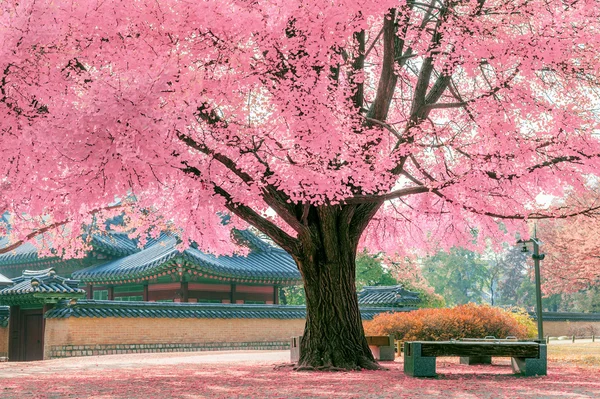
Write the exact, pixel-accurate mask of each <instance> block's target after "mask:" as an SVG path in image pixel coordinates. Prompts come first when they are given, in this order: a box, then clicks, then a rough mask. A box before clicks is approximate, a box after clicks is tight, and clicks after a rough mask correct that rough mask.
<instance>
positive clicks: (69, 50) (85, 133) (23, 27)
mask: <svg viewBox="0 0 600 399" xmlns="http://www.w3.org/2000/svg"><path fill="white" fill-rule="evenodd" d="M599 6H600V3H599V2H598V1H596V0H580V1H567V0H544V1H542V0H470V1H468V0H464V1H458V0H423V1H416V0H382V1H377V2H369V1H366V2H365V1H357V0H331V1H326V2H323V1H306V0H285V1H282V0H268V1H267V0H255V1H247V0H219V1H216V0H214V1H210V0H207V1H196V2H189V1H183V0H164V1H148V0H136V1H126V2H121V1H115V0H105V1H80V2H72V1H63V0H52V1H49V0H37V1H31V0H21V1H18V2H17V1H16V0H7V1H4V2H2V3H1V5H0V7H1V10H2V11H1V14H0V35H1V38H2V41H1V43H2V44H1V50H0V115H1V117H0V132H1V133H0V134H1V139H0V148H1V150H2V154H3V156H2V158H1V159H0V170H1V171H2V178H1V180H0V184H1V185H2V189H1V190H0V205H1V206H0V208H1V209H0V211H4V210H9V211H10V212H11V213H12V214H14V215H17V216H18V217H15V221H14V223H13V226H12V229H11V235H12V237H13V239H14V240H15V245H17V244H18V243H19V242H20V241H22V240H24V239H31V238H32V237H33V236H34V235H35V234H37V233H39V232H41V231H44V232H48V233H50V232H51V231H55V232H57V233H55V235H54V237H53V239H52V242H53V245H54V246H55V247H57V246H59V247H60V245H62V247H60V249H62V250H63V251H64V254H65V256H77V255H78V254H80V253H81V252H82V251H83V250H84V249H85V245H86V243H85V242H84V241H81V242H79V243H77V241H75V240H74V239H73V238H75V237H78V236H80V235H81V232H82V227H81V226H83V225H89V224H90V223H91V222H92V221H93V220H96V221H97V220H101V219H102V218H106V217H108V216H110V215H111V214H114V212H122V211H126V212H127V220H128V221H129V222H130V226H133V227H136V228H137V229H138V231H142V230H144V228H146V227H150V228H154V230H153V231H152V232H151V234H156V229H157V226H159V224H157V220H158V219H154V218H149V217H148V216H149V213H148V212H147V211H148V210H150V209H152V210H156V212H157V213H158V214H162V215H165V219H163V220H168V222H169V223H172V224H173V225H175V226H177V227H178V228H180V229H182V231H183V232H184V237H183V241H184V242H189V241H190V240H192V241H195V242H196V243H197V244H198V246H199V248H200V249H203V250H211V251H213V252H217V253H226V252H228V251H232V250H233V248H234V247H233V246H232V244H231V243H230V240H229V230H230V229H231V228H233V227H243V226H244V225H248V224H250V225H253V226H255V227H256V228H257V229H259V230H260V231H261V232H263V233H264V234H266V235H268V236H269V237H270V238H271V239H272V240H273V241H274V242H276V243H277V244H278V245H280V246H281V247H283V248H284V249H285V250H287V251H288V252H289V253H290V254H291V255H292V257H293V258H294V259H295V261H296V262H297V265H298V268H299V270H300V272H301V274H302V277H303V279H304V284H305V289H306V300H307V319H306V328H305V332H304V340H303V341H302V348H301V349H302V355H301V358H300V362H299V368H300V369H305V368H317V369H338V368H341V369H352V368H369V369H370V368H377V367H378V366H377V364H376V363H375V362H374V361H373V358H372V356H371V353H370V351H369V348H368V346H367V343H366V340H365V339H364V333H363V328H362V324H361V319H360V314H359V309H358V304H357V299H356V292H355V285H354V278H355V256H356V253H357V248H358V246H359V245H360V244H361V243H365V244H368V245H369V247H370V248H371V249H372V250H384V251H388V252H389V251H391V252H397V253H400V254H401V253H403V252H407V251H411V250H413V248H428V247H431V246H433V245H435V246H441V247H444V248H450V247H452V246H453V245H458V244H464V243H472V242H473V232H474V231H477V240H476V244H473V245H474V246H476V245H484V238H485V237H496V238H500V237H502V236H503V235H505V234H509V235H510V234H513V233H514V232H516V231H517V230H519V229H522V223H520V222H519V221H520V220H523V219H533V218H541V217H565V216H568V215H571V214H578V213H590V212H594V211H595V208H591V209H588V208H586V209H583V208H582V209H579V208H566V207H558V208H556V209H546V210H543V211H542V210H539V209H538V206H537V201H536V197H537V196H538V195H539V194H546V195H555V196H562V195H563V194H564V189H565V188H567V187H568V188H569V189H570V190H573V191H576V192H577V191H583V190H585V189H586V182H587V175H589V174H593V173H594V172H595V171H597V170H599V169H598V168H599V166H600V162H599V159H598V154H600V146H599V145H598V141H597V140H596V138H595V137H594V136H593V134H594V132H595V131H596V129H597V127H598V115H597V114H596V111H595V108H596V107H597V104H598V92H597V89H598V74H599V71H598V67H597V66H598V65H599V64H600V55H599V53H598V51H597V49H598V48H599V46H598V45H599V42H600V23H599V17H600V12H599V10H600V7H599ZM115 198H119V199H123V198H135V203H134V204H131V203H129V202H127V201H123V202H122V204H121V205H120V206H119V208H118V209H107V207H110V206H109V205H110V204H112V203H114V201H115ZM134 208H135V209H140V210H143V211H144V212H141V213H135V212H133V209H134ZM223 212H228V213H229V214H230V215H232V219H231V223H229V224H227V225H223V223H222V214H223ZM23 215H27V216H23ZM500 221H502V225H501V227H502V228H499V222H500ZM36 229H37V230H36ZM40 229H41V230H40ZM361 240H362V241H361ZM61 242H62V243H63V244H61ZM473 245H472V246H473Z"/></svg>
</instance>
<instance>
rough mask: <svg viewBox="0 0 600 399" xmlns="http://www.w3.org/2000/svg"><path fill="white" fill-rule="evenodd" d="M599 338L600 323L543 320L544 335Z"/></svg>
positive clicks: (592, 321) (593, 321)
mask: <svg viewBox="0 0 600 399" xmlns="http://www.w3.org/2000/svg"><path fill="white" fill-rule="evenodd" d="M592 334H594V335H596V336H600V321H595V320H589V321H562V320H561V321H546V320H544V335H549V336H551V337H561V336H565V335H568V336H571V335H578V336H588V335H592Z"/></svg>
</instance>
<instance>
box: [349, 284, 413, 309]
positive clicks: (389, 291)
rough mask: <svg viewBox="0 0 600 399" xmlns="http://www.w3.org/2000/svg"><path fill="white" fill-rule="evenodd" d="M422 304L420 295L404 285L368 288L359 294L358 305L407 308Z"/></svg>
mask: <svg viewBox="0 0 600 399" xmlns="http://www.w3.org/2000/svg"><path fill="white" fill-rule="evenodd" d="M420 302H421V299H420V298H419V294H418V293H416V292H412V291H408V290H406V289H404V287H403V286H402V285H393V286H366V287H364V288H363V289H362V290H361V291H360V292H359V293H358V304H359V305H361V306H369V307H384V308H405V307H414V306H417V305H418V304H419V303H420Z"/></svg>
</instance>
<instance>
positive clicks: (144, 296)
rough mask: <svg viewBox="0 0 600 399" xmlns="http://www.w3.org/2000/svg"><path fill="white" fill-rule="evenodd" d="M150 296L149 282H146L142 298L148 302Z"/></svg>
mask: <svg viewBox="0 0 600 399" xmlns="http://www.w3.org/2000/svg"><path fill="white" fill-rule="evenodd" d="M149 297H150V295H149V290H148V284H144V293H143V294H142V300H143V301H144V302H148V298H149Z"/></svg>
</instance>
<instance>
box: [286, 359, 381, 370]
mask: <svg viewBox="0 0 600 399" xmlns="http://www.w3.org/2000/svg"><path fill="white" fill-rule="evenodd" d="M358 363H359V364H358V365H352V366H351V365H349V366H347V367H339V366H334V365H332V364H325V365H320V366H311V365H307V364H297V365H296V367H294V368H293V370H294V371H359V370H388V369H387V368H385V367H383V366H381V365H380V364H379V363H377V362H375V361H371V360H369V359H366V358H365V359H360V360H359V362H358Z"/></svg>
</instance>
